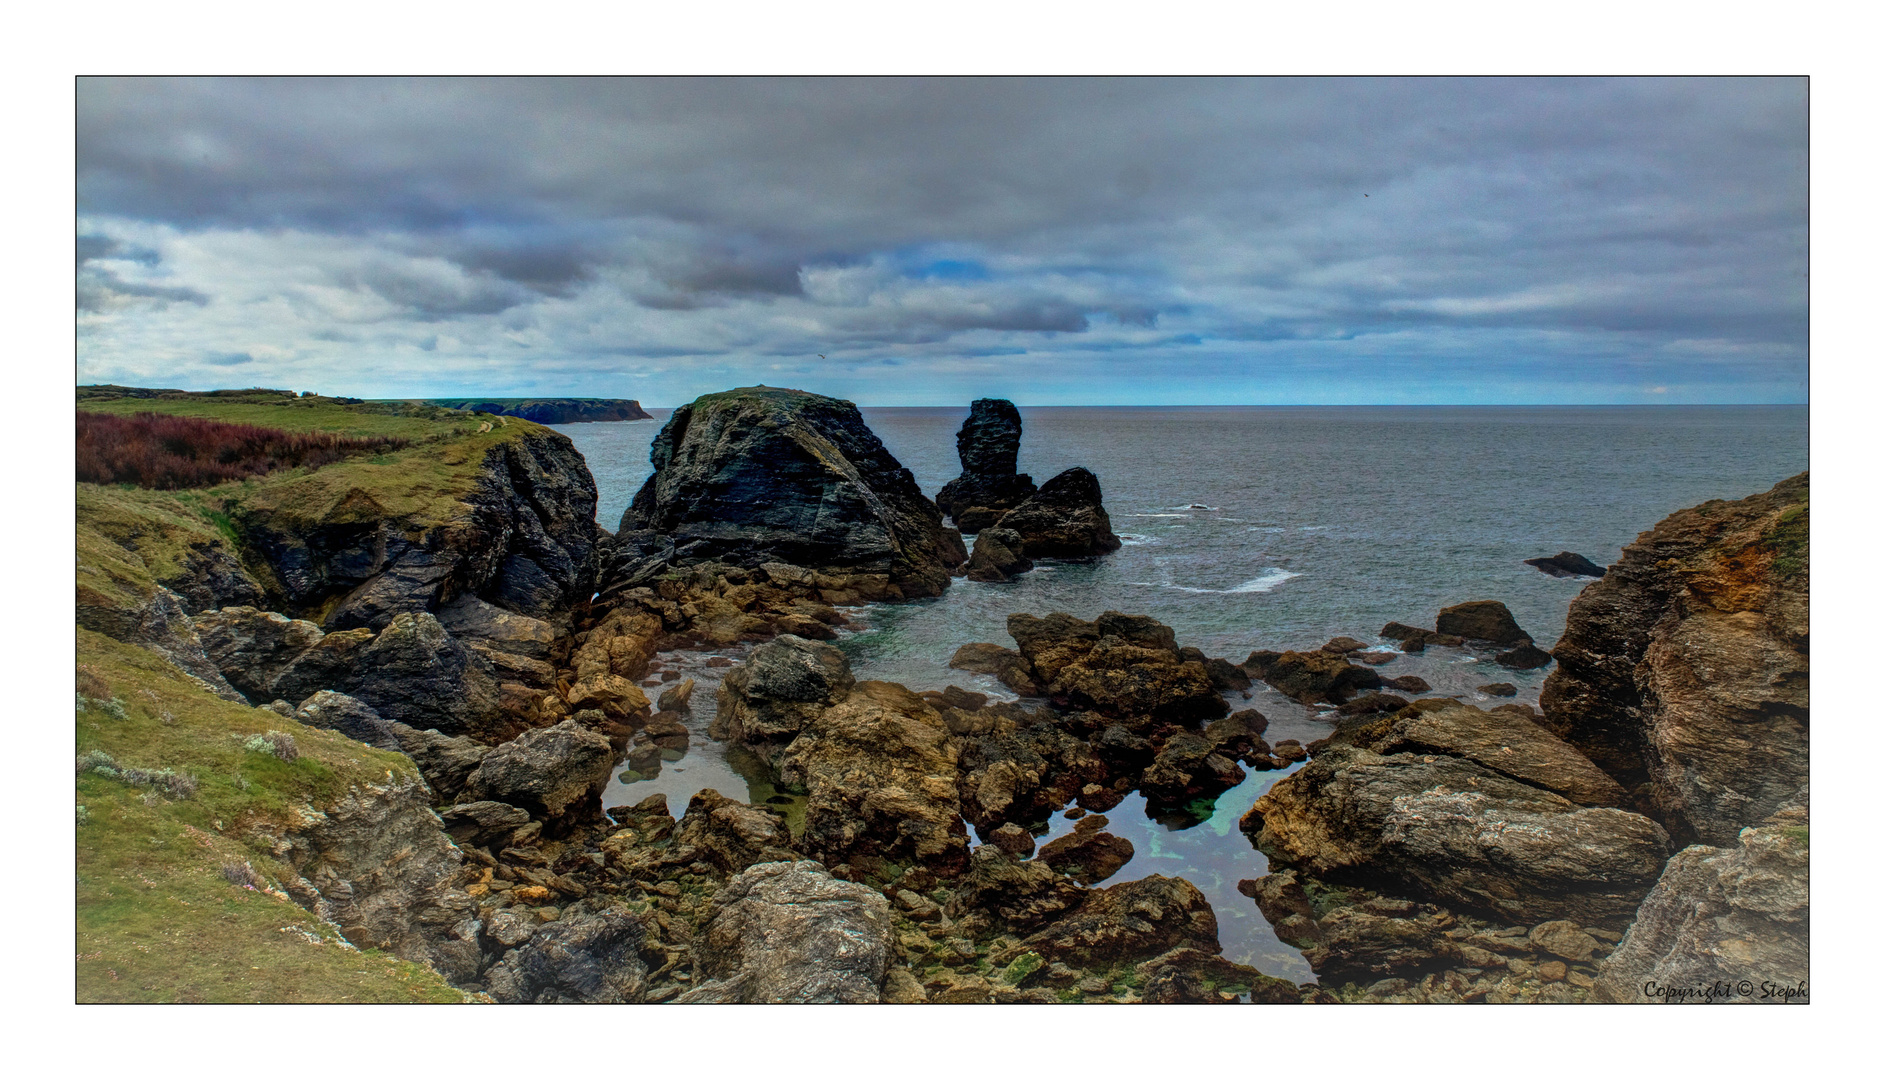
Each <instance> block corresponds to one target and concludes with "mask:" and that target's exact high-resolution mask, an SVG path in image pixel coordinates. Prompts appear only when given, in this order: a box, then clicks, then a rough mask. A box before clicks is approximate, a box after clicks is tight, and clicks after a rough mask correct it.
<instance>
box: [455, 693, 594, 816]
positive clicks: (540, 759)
mask: <svg viewBox="0 0 1885 1080" xmlns="http://www.w3.org/2000/svg"><path fill="white" fill-rule="evenodd" d="M614 765H615V753H614V751H613V750H612V749H611V748H610V746H609V740H608V739H606V738H604V737H602V736H601V735H598V734H596V733H595V732H593V731H589V730H587V729H586V728H583V727H582V726H580V725H578V724H577V723H576V722H575V721H574V720H565V721H563V722H562V723H560V724H558V725H556V726H555V727H549V728H538V729H536V730H533V731H527V732H525V733H524V734H522V735H520V736H518V737H517V738H515V739H513V740H511V741H510V742H507V743H505V744H503V745H502V746H497V747H493V748H492V749H491V751H490V752H489V753H487V754H486V755H485V756H484V760H483V761H482V762H481V763H479V765H478V768H477V770H476V771H474V772H473V773H472V774H471V775H470V776H469V777H468V778H466V781H465V790H464V798H465V799H466V801H470V802H477V801H482V800H491V801H493V802H501V803H508V804H510V805H512V806H520V807H523V808H524V809H526V810H528V811H530V813H531V816H532V817H535V818H537V819H539V820H541V821H543V822H544V823H545V824H546V825H550V824H555V825H556V826H558V827H559V828H567V827H569V826H572V825H574V824H577V823H579V822H585V821H589V820H592V819H594V818H596V817H597V816H599V815H600V814H601V811H602V789H603V788H604V787H606V786H607V785H608V782H609V772H610V770H611V769H612V768H613V767H614Z"/></svg>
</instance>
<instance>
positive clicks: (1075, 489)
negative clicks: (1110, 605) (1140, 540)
mask: <svg viewBox="0 0 1885 1080" xmlns="http://www.w3.org/2000/svg"><path fill="white" fill-rule="evenodd" d="M997 524H999V525H1000V526H1001V527H1002V528H1005V529H1011V530H1013V531H1014V532H1016V533H1018V534H1020V536H1021V551H1020V554H1022V555H1025V556H1027V557H1028V558H1030V559H1041V558H1048V559H1082V558H1086V557H1088V556H1091V555H1104V554H1106V553H1107V552H1109V551H1118V550H1119V547H1120V540H1119V537H1117V536H1114V535H1113V522H1112V519H1111V518H1110V517H1108V516H1107V514H1106V507H1105V506H1104V505H1102V504H1101V502H1100V482H1099V478H1098V477H1095V476H1094V475H1093V474H1092V473H1090V472H1088V471H1087V470H1085V469H1081V468H1072V469H1068V470H1067V471H1066V472H1063V473H1061V474H1060V475H1058V476H1056V477H1054V478H1053V479H1051V480H1049V481H1048V482H1047V483H1045V484H1042V485H1041V490H1040V491H1038V492H1036V493H1035V494H1034V495H1033V496H1031V497H1030V498H1028V499H1027V500H1026V501H1024V502H1022V503H1021V504H1020V505H1019V506H1016V507H1015V508H1014V509H1013V510H1010V511H1008V512H1007V513H1006V514H1003V515H1002V516H1001V520H1000V521H999V522H998V523H997Z"/></svg>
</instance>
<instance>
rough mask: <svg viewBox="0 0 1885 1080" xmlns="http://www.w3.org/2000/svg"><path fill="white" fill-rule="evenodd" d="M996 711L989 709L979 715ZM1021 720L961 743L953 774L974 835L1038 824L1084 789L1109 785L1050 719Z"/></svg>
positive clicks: (1080, 746) (1102, 770)
mask: <svg viewBox="0 0 1885 1080" xmlns="http://www.w3.org/2000/svg"><path fill="white" fill-rule="evenodd" d="M1002 711H1003V710H995V709H990V710H985V711H984V713H983V714H982V715H991V714H993V715H1000V713H1001V712H1002ZM1024 719H1025V722H1022V721H1014V720H1011V721H1010V722H1009V723H1007V724H1000V725H997V726H996V727H995V729H994V730H991V731H989V732H987V733H985V734H982V735H980V736H979V737H973V738H965V739H963V740H961V743H960V746H961V754H960V757H959V758H958V761H957V769H958V774H959V780H958V790H959V795H960V798H961V805H962V815H963V816H964V817H965V818H967V819H968V821H969V824H971V825H974V826H975V827H976V828H978V829H991V828H994V827H995V826H997V825H999V824H1000V823H1002V822H1004V821H1015V822H1033V821H1039V820H1041V819H1043V818H1045V817H1046V816H1047V815H1049V814H1052V813H1053V812H1054V811H1055V810H1056V809H1058V808H1060V807H1062V806H1065V805H1066V803H1067V801H1068V800H1069V799H1072V798H1073V797H1074V795H1075V794H1076V793H1078V792H1079V791H1080V790H1081V789H1082V788H1084V787H1085V786H1086V785H1088V784H1091V783H1098V782H1100V781H1105V780H1109V779H1110V778H1109V777H1108V774H1107V768H1106V764H1105V762H1103V761H1102V760H1101V759H1100V758H1099V757H1098V756H1096V754H1095V753H1094V749H1093V748H1092V747H1091V746H1089V745H1088V743H1087V742H1086V740H1084V739H1081V738H1078V737H1076V736H1074V735H1073V734H1071V733H1069V732H1067V731H1065V730H1062V728H1061V727H1060V726H1059V723H1058V722H1057V719H1056V718H1054V717H1053V716H1052V715H1051V714H1047V713H1036V714H1029V715H1026V716H1025V718H1024Z"/></svg>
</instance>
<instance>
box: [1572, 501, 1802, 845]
mask: <svg viewBox="0 0 1885 1080" xmlns="http://www.w3.org/2000/svg"><path fill="white" fill-rule="evenodd" d="M1807 530H1808V488H1807V476H1806V474H1804V473H1802V474H1800V475H1799V476H1796V477H1793V478H1792V479H1789V480H1785V481H1783V482H1781V483H1780V484H1777V485H1775V486H1774V488H1773V489H1772V490H1771V491H1767V492H1764V493H1762V494H1759V495H1754V496H1750V497H1748V498H1746V499H1741V500H1738V501H1735V502H1722V501H1713V502H1709V503H1705V504H1703V505H1701V506H1698V507H1694V508H1691V509H1688V510H1683V511H1679V512H1677V513H1675V514H1672V515H1670V516H1669V517H1668V518H1666V519H1664V520H1663V521H1662V522H1660V523H1659V524H1658V525H1657V526H1656V527H1655V528H1654V529H1651V530H1650V531H1648V532H1646V533H1644V534H1643V535H1642V536H1640V537H1638V538H1637V540H1636V542H1635V543H1632V544H1631V545H1629V546H1628V547H1626V548H1625V549H1624V551H1623V557H1622V558H1621V559H1619V560H1618V562H1617V563H1616V564H1615V565H1614V566H1612V567H1611V568H1610V570H1609V572H1608V573H1607V574H1605V576H1604V577H1603V579H1602V580H1600V581H1596V582H1593V583H1591V584H1590V585H1588V586H1586V587H1585V589H1584V591H1583V592H1582V593H1580V594H1579V595H1578V597H1577V599H1576V600H1574V601H1572V603H1571V611H1570V615H1569V616H1568V618H1567V619H1566V622H1565V632H1564V636H1563V637H1562V638H1561V639H1560V640H1559V642H1558V645H1557V647H1556V648H1554V649H1553V650H1552V655H1553V657H1554V658H1555V659H1556V660H1557V663H1558V666H1557V669H1556V670H1554V671H1553V672H1552V673H1551V675H1550V677H1548V678H1547V679H1546V680H1545V685H1544V689H1543V691H1542V693H1541V695H1540V704H1541V706H1542V708H1543V710H1544V714H1545V724H1546V725H1547V726H1549V727H1550V728H1551V729H1552V730H1553V731H1555V732H1557V733H1558V734H1559V735H1561V736H1562V737H1564V738H1565V739H1566V740H1567V741H1569V742H1570V743H1572V744H1573V745H1575V746H1576V747H1578V748H1579V749H1580V750H1582V751H1584V753H1585V754H1587V755H1588V756H1589V757H1590V758H1591V760H1592V761H1595V762H1596V763H1597V764H1598V766H1599V767H1601V768H1602V769H1603V770H1604V771H1605V772H1608V773H1609V774H1610V775H1612V776H1614V777H1616V778H1617V780H1618V781H1619V782H1621V783H1622V784H1623V785H1624V786H1625V787H1627V788H1632V789H1634V788H1638V787H1640V786H1643V785H1647V789H1646V792H1645V794H1646V796H1647V798H1648V802H1649V805H1648V806H1647V807H1646V809H1648V810H1650V811H1651V812H1653V813H1654V814H1655V815H1656V816H1657V817H1658V818H1659V819H1660V820H1662V821H1663V822H1664V823H1665V824H1666V825H1668V826H1669V828H1670V829H1671V831H1672V832H1673V833H1674V834H1676V835H1677V836H1678V838H1680V839H1684V840H1686V839H1689V838H1690V837H1693V838H1695V839H1698V840H1700V841H1701V842H1703V843H1705V844H1708V845H1711V846H1715V847H1722V848H1727V847H1732V846H1734V845H1735V844H1736V843H1737V842H1738V839H1737V838H1738V834H1739V832H1740V830H1741V829H1742V828H1743V827H1746V826H1750V825H1755V824H1758V823H1759V822H1760V821H1762V820H1763V819H1765V818H1766V817H1767V816H1768V815H1770V814H1772V813H1774V812H1775V811H1776V810H1778V809H1779V808H1780V807H1783V806H1786V805H1788V804H1790V803H1793V802H1797V801H1799V799H1800V792H1801V791H1802V789H1803V788H1804V787H1805V785H1806V783H1807V775H1808V769H1807V767H1808V754H1807V749H1808V741H1809V739H1808V724H1807V717H1808V707H1809V681H1810V678H1809V674H1810V673H1809V656H1808V622H1809V620H1808V607H1807V602H1808V591H1809V590H1808V585H1809V572H1808V555H1809V552H1808V536H1807Z"/></svg>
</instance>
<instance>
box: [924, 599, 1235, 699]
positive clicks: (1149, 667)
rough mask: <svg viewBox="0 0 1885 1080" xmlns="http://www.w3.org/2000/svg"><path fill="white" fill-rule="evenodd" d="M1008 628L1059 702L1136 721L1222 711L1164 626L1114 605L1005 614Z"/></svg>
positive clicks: (1207, 679)
mask: <svg viewBox="0 0 1885 1080" xmlns="http://www.w3.org/2000/svg"><path fill="white" fill-rule="evenodd" d="M1008 634H1009V636H1011V637H1013V638H1014V640H1015V644H1016V646H1017V648H1018V650H1019V652H1020V655H1021V657H1022V658H1023V659H1025V660H1026V661H1027V663H1028V667H1029V670H1030V671H1031V673H1032V676H1033V679H1034V681H1036V682H1038V683H1039V684H1040V685H1041V686H1042V687H1044V688H1045V690H1046V692H1047V694H1048V695H1049V696H1050V697H1051V698H1052V699H1053V700H1054V702H1055V703H1056V704H1057V705H1060V706H1062V707H1066V708H1073V709H1088V710H1091V711H1093V712H1097V713H1099V714H1100V715H1102V716H1108V717H1116V718H1120V719H1129V720H1133V721H1136V722H1139V723H1141V724H1143V723H1145V722H1148V721H1152V720H1158V721H1192V720H1210V719H1215V718H1217V717H1220V716H1223V715H1225V714H1227V713H1229V712H1230V706H1229V705H1228V704H1227V703H1226V702H1225V701H1224V699H1223V697H1222V696H1221V695H1220V694H1219V693H1218V690H1217V687H1216V685H1215V684H1214V683H1213V681H1212V679H1211V674H1210V671H1209V670H1208V669H1207V668H1206V667H1205V665H1204V664H1202V663H1199V662H1197V661H1195V660H1186V659H1184V658H1183V657H1182V656H1180V655H1179V651H1178V646H1177V643H1176V641H1175V640H1174V639H1173V636H1172V631H1171V628H1170V627H1168V626H1165V625H1164V624H1163V623H1160V622H1158V621H1157V620H1155V619H1151V618H1148V617H1146V616H1143V615H1122V614H1120V613H1119V612H1117V611H1108V612H1106V613H1104V614H1102V615H1101V616H1100V617H1099V618H1098V619H1096V620H1094V621H1093V622H1085V621H1083V620H1080V619H1076V618H1074V617H1073V616H1071V615H1067V614H1064V613H1061V612H1054V613H1052V614H1050V615H1048V616H1047V617H1045V618H1036V617H1035V616H1033V615H1026V614H1016V615H1010V616H1009V617H1008ZM960 655H961V654H960V653H958V657H959V656H960Z"/></svg>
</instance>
